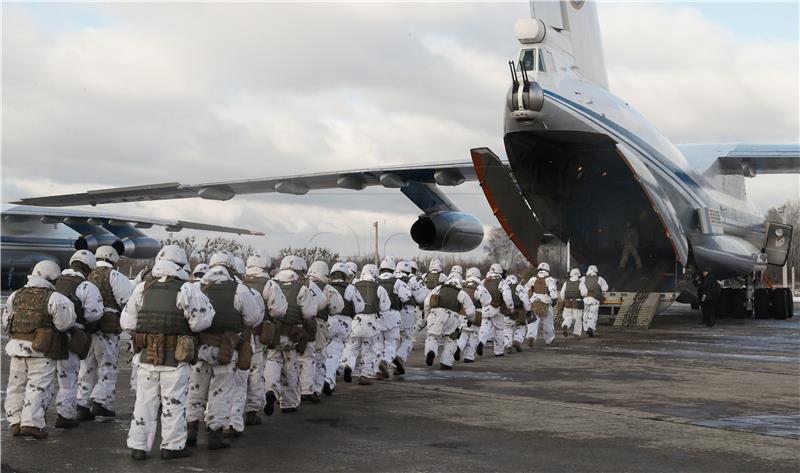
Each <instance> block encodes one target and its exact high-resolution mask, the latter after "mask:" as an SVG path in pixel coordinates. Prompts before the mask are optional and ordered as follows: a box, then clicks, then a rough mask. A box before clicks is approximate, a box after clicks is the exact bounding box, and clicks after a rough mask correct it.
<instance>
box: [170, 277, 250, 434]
mask: <svg viewBox="0 0 800 473" xmlns="http://www.w3.org/2000/svg"><path fill="white" fill-rule="evenodd" d="M232 280H234V279H233V278H232V277H231V275H230V273H229V270H228V269H227V268H226V267H224V266H220V265H218V266H212V267H211V268H210V269H209V270H208V272H207V273H206V274H205V275H204V276H203V278H202V279H201V280H200V281H198V282H195V283H194V284H195V285H196V286H197V287H198V288H201V287H203V286H206V285H211V284H219V283H223V282H225V281H232ZM233 308H234V309H235V310H236V311H237V312H239V314H241V316H242V321H243V323H244V325H245V326H246V327H250V328H252V327H254V326H256V325H258V324H260V323H261V321H262V320H264V302H263V301H262V299H261V298H260V297H259V296H258V294H256V293H255V292H253V291H251V290H250V288H249V287H247V286H245V285H244V284H242V283H238V284H237V286H236V294H235V295H234V297H233ZM216 316H217V315H216V314H215V317H216ZM212 324H213V319H212ZM218 355H219V347H216V346H212V345H205V344H200V348H199V350H198V352H197V363H195V364H194V365H193V366H192V372H191V374H190V385H189V396H188V399H187V408H186V419H187V421H188V422H195V421H199V420H205V424H206V427H207V428H209V429H211V430H218V429H221V428H226V427H230V426H231V409H232V407H231V406H232V404H233V399H234V391H235V388H236V376H235V372H237V371H240V370H238V369H237V368H236V361H237V360H238V353H237V352H236V351H235V350H234V352H233V356H232V357H231V361H230V362H228V363H225V364H222V363H220V362H219V359H218ZM242 371H243V372H244V373H247V371H246V370H242ZM245 390H246V388H245ZM237 409H238V410H239V411H240V412H237V416H238V417H239V418H241V417H242V416H243V415H244V412H241V411H243V410H244V403H242V404H240V405H238V406H237ZM242 429H244V426H243V425H242Z"/></svg>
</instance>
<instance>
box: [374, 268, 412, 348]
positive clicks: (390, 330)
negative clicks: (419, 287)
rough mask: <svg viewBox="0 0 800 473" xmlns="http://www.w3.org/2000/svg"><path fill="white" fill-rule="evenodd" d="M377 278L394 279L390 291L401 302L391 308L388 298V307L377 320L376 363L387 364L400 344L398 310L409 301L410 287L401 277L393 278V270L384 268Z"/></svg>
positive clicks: (399, 317)
mask: <svg viewBox="0 0 800 473" xmlns="http://www.w3.org/2000/svg"><path fill="white" fill-rule="evenodd" d="M378 279H380V280H385V279H394V287H393V291H392V292H394V294H395V295H396V296H397V298H398V299H400V304H401V308H400V309H392V307H391V298H390V301H389V309H388V310H385V311H381V316H380V320H379V323H380V325H381V337H379V338H378V340H377V343H378V344H379V346H380V352H381V355H380V358H379V359H378V363H380V362H381V361H385V362H386V363H387V364H391V363H392V361H394V358H395V356H397V347H398V345H399V344H400V324H401V316H400V312H401V310H402V307H403V306H404V305H405V304H407V303H408V302H409V301H411V298H412V296H411V289H409V287H408V285H407V284H406V283H404V282H403V281H402V280H401V279H397V278H395V275H394V272H393V271H385V270H384V272H382V273H380V275H379V276H378ZM378 282H380V281H378Z"/></svg>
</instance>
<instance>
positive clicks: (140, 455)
mask: <svg viewBox="0 0 800 473" xmlns="http://www.w3.org/2000/svg"><path fill="white" fill-rule="evenodd" d="M131 458H133V459H134V460H144V459H146V458H147V452H145V451H144V450H139V449H138V448H132V449H131Z"/></svg>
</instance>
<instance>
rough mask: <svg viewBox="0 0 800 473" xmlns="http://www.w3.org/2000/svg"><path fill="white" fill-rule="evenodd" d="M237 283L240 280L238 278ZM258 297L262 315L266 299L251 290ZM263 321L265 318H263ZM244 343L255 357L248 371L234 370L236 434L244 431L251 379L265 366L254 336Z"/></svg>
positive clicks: (232, 402)
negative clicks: (255, 372)
mask: <svg viewBox="0 0 800 473" xmlns="http://www.w3.org/2000/svg"><path fill="white" fill-rule="evenodd" d="M237 281H239V279H238V278H237ZM250 292H252V293H253V294H254V295H255V296H256V297H255V298H256V300H257V301H258V304H259V306H260V308H261V312H262V314H263V313H264V310H265V307H266V306H265V304H264V299H263V296H262V295H261V294H259V293H258V292H257V291H255V290H253V289H250ZM262 320H263V316H262ZM242 343H249V344H250V348H251V349H252V350H253V355H252V357H251V359H250V366H249V367H248V368H247V369H244V370H241V369H238V367H235V368H234V370H233V393H232V394H231V421H230V427H231V429H233V430H235V431H236V432H243V431H244V413H245V411H247V397H248V393H249V391H250V389H251V387H250V377H251V375H252V374H253V371H257V370H258V366H260V365H261V366H263V361H264V356H263V354H262V353H256V345H255V339H254V334H252V333H251V334H250V335H249V336H248V337H247V339H246V340H244V341H243V342H242ZM257 358H260V359H261V361H260V362H259V361H258V360H257ZM260 378H261V383H260V384H261V386H262V387H263V385H264V381H263V380H264V375H263V372H262V373H261V376H260ZM253 389H258V386H254V387H253ZM264 395H265V392H262V393H261V397H262V399H263V397H264Z"/></svg>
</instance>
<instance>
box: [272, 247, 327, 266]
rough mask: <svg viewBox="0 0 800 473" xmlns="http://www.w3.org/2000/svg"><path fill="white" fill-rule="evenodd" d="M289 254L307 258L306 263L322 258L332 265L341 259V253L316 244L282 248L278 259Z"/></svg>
mask: <svg viewBox="0 0 800 473" xmlns="http://www.w3.org/2000/svg"><path fill="white" fill-rule="evenodd" d="M288 255H294V256H299V257H301V258H303V259H304V260H306V263H308V264H311V263H312V262H314V261H317V260H322V261H325V262H326V263H328V265H332V264H333V263H335V262H337V261H339V253H335V252H333V251H331V250H329V249H328V248H324V247H321V246H314V247H311V248H292V247H288V248H282V249H281V250H280V251H279V252H278V259H283V257H284V256H288Z"/></svg>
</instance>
